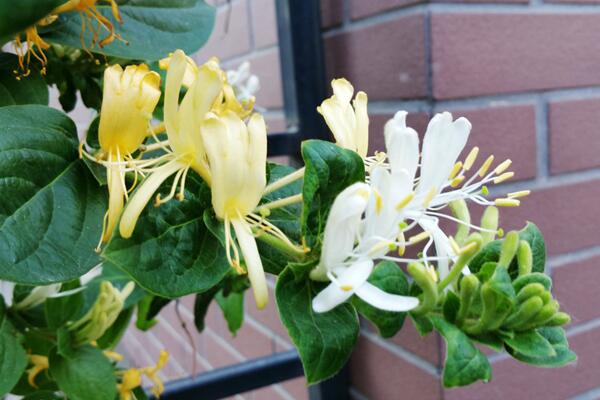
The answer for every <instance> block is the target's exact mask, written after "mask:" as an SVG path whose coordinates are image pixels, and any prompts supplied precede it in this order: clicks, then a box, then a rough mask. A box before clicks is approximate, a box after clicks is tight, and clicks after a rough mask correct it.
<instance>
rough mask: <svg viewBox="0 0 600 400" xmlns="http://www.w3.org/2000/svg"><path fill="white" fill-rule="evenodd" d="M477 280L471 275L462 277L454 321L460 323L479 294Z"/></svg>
mask: <svg viewBox="0 0 600 400" xmlns="http://www.w3.org/2000/svg"><path fill="white" fill-rule="evenodd" d="M478 289H479V279H477V276H475V275H473V274H471V275H466V276H464V277H463V278H462V279H461V281H460V307H459V308H458V312H457V314H456V321H457V323H460V322H461V321H463V320H464V319H465V318H467V316H468V314H469V309H470V308H471V304H472V303H473V300H474V299H475V296H477V294H478V293H479V291H478Z"/></svg>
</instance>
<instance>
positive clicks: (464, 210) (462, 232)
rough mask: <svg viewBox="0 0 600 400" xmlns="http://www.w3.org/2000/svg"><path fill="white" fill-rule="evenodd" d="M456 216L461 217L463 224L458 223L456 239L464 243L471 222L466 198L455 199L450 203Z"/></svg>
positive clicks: (459, 242)
mask: <svg viewBox="0 0 600 400" xmlns="http://www.w3.org/2000/svg"><path fill="white" fill-rule="evenodd" d="M448 205H449V206H450V210H451V211H452V214H453V215H454V217H456V218H457V219H459V220H460V221H461V222H462V224H458V226H457V228H456V234H455V235H454V239H455V240H456V241H457V242H458V244H460V245H462V244H463V243H464V241H465V239H466V238H467V235H468V234H469V225H470V224H471V214H470V213H469V208H468V207H467V202H466V201H465V200H464V199H459V200H454V201H451V202H450V203H448Z"/></svg>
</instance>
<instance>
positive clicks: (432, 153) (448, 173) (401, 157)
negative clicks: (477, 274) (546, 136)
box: [372, 111, 528, 278]
mask: <svg viewBox="0 0 600 400" xmlns="http://www.w3.org/2000/svg"><path fill="white" fill-rule="evenodd" d="M406 114H407V113H406V112H405V111H399V112H398V113H396V115H395V116H394V118H393V119H392V120H390V121H388V123H387V124H386V125H385V139H386V147H387V153H388V159H389V166H386V168H388V169H389V170H390V171H391V173H392V176H394V175H396V173H397V172H398V171H403V172H404V173H405V174H406V175H407V176H408V182H409V183H408V188H409V192H408V195H407V197H406V199H405V200H403V201H400V202H399V203H397V205H396V208H397V209H398V210H399V211H401V212H402V213H403V220H404V219H406V220H410V221H412V224H411V225H410V227H412V226H415V225H419V226H421V228H422V229H423V230H425V232H426V233H427V234H428V235H429V236H430V240H429V242H428V243H427V245H426V246H425V249H424V251H423V253H424V260H425V261H426V262H428V261H431V260H433V259H434V258H432V257H428V256H427V251H428V249H429V247H430V246H431V244H435V248H436V253H437V257H436V259H437V263H438V273H439V275H440V277H441V278H444V277H445V276H446V275H447V273H448V263H449V261H451V260H454V259H456V257H457V256H458V255H459V254H460V253H461V251H462V250H461V249H460V247H459V246H458V245H457V244H456V243H455V242H453V240H451V238H449V237H448V236H447V235H446V234H445V233H444V232H443V231H442V230H441V229H440V228H439V226H438V222H439V219H440V218H446V219H450V220H452V221H454V222H457V223H459V224H463V225H465V226H466V227H467V228H469V229H470V228H473V229H475V230H478V231H481V232H484V233H491V234H494V235H495V234H496V233H497V231H496V230H490V229H487V228H483V227H479V226H475V225H472V224H471V223H470V222H469V221H463V220H461V219H459V218H453V217H452V216H449V215H447V214H444V213H440V212H439V211H440V210H442V209H443V208H445V207H446V206H448V205H449V204H450V203H452V202H456V201H468V200H471V201H473V202H475V203H477V204H480V205H486V206H490V205H498V206H516V205H518V204H519V200H517V197H520V196H524V195H527V194H528V191H524V192H518V193H515V194H512V195H509V196H508V197H507V198H505V199H495V200H488V199H486V198H485V197H484V196H485V195H487V194H488V189H487V187H486V186H485V185H486V184H490V183H500V182H503V181H505V180H507V179H509V178H511V177H512V176H513V173H512V172H505V171H506V169H507V168H508V167H509V166H510V160H506V161H504V162H502V163H501V164H499V165H498V166H497V167H496V168H495V169H493V170H491V171H490V168H491V165H492V162H493V159H494V157H493V156H490V157H488V158H487V159H486V160H485V161H484V162H483V164H482V165H481V167H480V168H479V169H478V170H476V171H475V173H474V174H473V175H472V176H471V177H470V178H468V179H466V177H465V176H466V173H467V172H468V171H469V170H471V169H472V167H473V165H474V163H475V161H476V158H477V155H478V152H479V149H478V148H477V147H475V148H473V149H472V150H471V151H470V152H469V154H468V155H467V157H466V158H465V160H464V162H463V161H458V162H457V159H458V157H459V155H460V154H461V152H462V151H463V149H464V147H465V145H466V142H467V140H468V137H469V133H470V130H471V124H470V123H469V121H468V120H467V119H465V118H459V119H457V120H455V121H453V119H452V115H451V114H450V113H448V112H444V113H440V114H437V115H435V116H434V117H433V118H432V119H431V121H430V122H429V125H428V127H427V131H426V133H425V137H424V140H423V146H422V151H421V155H420V159H421V163H420V164H419V138H418V135H417V133H416V132H415V131H414V130H412V129H410V128H408V127H406ZM417 170H418V171H419V176H417ZM400 176H401V177H399V178H398V177H397V178H394V179H393V185H392V186H394V185H399V186H402V187H405V186H406V176H402V175H400ZM372 179H373V176H372ZM464 272H465V273H468V268H467V267H465V269H464Z"/></svg>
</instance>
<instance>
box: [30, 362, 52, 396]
mask: <svg viewBox="0 0 600 400" xmlns="http://www.w3.org/2000/svg"><path fill="white" fill-rule="evenodd" d="M29 362H30V363H31V364H32V365H33V366H32V367H31V368H29V369H28V370H27V383H29V385H30V386H32V387H34V388H36V389H37V387H38V386H37V384H36V383H35V378H36V377H37V376H38V375H39V374H40V373H41V372H43V371H45V370H47V369H48V368H50V364H49V363H48V357H46V356H41V355H37V354H30V355H29Z"/></svg>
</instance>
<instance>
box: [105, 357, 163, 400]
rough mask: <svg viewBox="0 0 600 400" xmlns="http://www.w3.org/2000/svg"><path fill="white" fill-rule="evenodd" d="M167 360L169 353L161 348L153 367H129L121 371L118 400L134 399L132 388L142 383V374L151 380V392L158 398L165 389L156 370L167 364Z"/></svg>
mask: <svg viewBox="0 0 600 400" xmlns="http://www.w3.org/2000/svg"><path fill="white" fill-rule="evenodd" d="M168 360H169V353H168V352H167V351H166V350H161V351H160V354H159V356H158V360H157V361H156V365H155V366H154V367H146V368H130V369H128V370H126V371H123V372H121V374H122V375H123V376H122V378H121V383H118V384H117V392H118V393H119V400H132V399H135V396H134V394H133V390H134V389H135V388H137V387H139V386H140V385H141V384H142V376H143V375H146V376H147V377H148V378H149V379H150V380H151V381H152V383H154V386H153V387H152V394H154V396H155V397H156V398H159V397H160V395H161V394H162V392H164V390H165V385H164V384H163V382H162V380H161V379H160V378H159V377H158V371H159V370H161V369H162V368H164V367H165V365H167V362H168Z"/></svg>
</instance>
